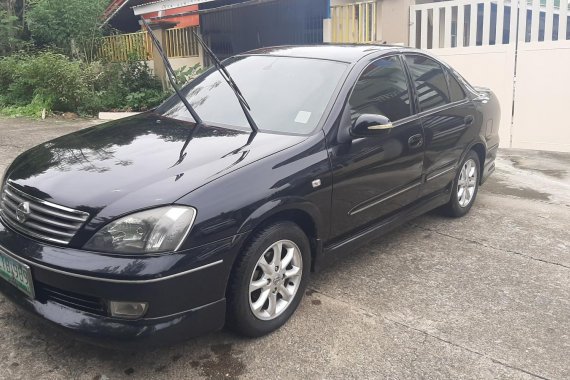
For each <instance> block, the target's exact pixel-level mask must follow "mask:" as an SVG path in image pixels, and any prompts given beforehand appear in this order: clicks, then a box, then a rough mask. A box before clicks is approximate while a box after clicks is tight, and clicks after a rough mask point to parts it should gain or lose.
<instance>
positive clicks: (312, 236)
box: [238, 198, 325, 271]
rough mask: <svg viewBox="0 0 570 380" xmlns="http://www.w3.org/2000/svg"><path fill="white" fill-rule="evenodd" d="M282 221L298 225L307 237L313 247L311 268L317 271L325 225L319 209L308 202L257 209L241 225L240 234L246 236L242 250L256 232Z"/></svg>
mask: <svg viewBox="0 0 570 380" xmlns="http://www.w3.org/2000/svg"><path fill="white" fill-rule="evenodd" d="M280 221H289V222H293V223H295V224H297V225H298V226H299V227H300V228H301V229H302V230H303V232H305V234H306V235H307V238H308V239H309V242H310V245H311V268H312V270H313V271H314V270H315V269H316V262H317V260H318V259H319V258H320V257H321V254H322V238H323V234H324V232H325V231H324V224H323V218H322V215H321V211H320V210H319V209H318V207H317V206H316V205H314V204H312V203H310V202H307V201H306V200H301V199H294V198H293V199H292V198H288V199H280V200H274V201H270V202H267V203H266V204H264V205H262V206H261V207H259V208H258V209H256V210H255V211H254V212H253V213H251V215H249V217H248V218H247V219H246V220H245V221H244V223H243V224H242V225H241V227H240V229H239V232H238V233H240V234H246V235H247V236H246V238H245V239H244V241H243V244H242V249H243V248H245V247H247V245H248V244H249V243H250V241H251V239H252V237H253V236H255V234H256V232H258V231H259V230H261V229H263V228H265V227H266V226H269V225H271V224H273V223H277V222H280Z"/></svg>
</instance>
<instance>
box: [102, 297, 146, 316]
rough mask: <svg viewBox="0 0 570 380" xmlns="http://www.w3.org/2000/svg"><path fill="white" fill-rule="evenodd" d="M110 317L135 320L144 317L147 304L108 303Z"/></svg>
mask: <svg viewBox="0 0 570 380" xmlns="http://www.w3.org/2000/svg"><path fill="white" fill-rule="evenodd" d="M109 306H110V307H109V309H110V310H111V315H112V316H113V317H118V318H128V319H136V318H140V317H142V316H143V315H145V313H146V311H147V310H148V302H122V301H111V302H109Z"/></svg>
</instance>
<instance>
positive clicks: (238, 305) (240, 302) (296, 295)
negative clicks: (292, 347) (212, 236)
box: [227, 222, 311, 337]
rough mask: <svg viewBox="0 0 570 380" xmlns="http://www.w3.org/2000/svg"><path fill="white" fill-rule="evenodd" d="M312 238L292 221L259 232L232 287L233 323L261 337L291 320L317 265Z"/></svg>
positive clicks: (233, 277)
mask: <svg viewBox="0 0 570 380" xmlns="http://www.w3.org/2000/svg"><path fill="white" fill-rule="evenodd" d="M310 249H311V248H310V244H309V239H308V238H307V236H306V235H305V233H304V232H303V231H302V230H301V228H299V226H297V225H296V224H294V223H292V222H279V223H275V224H272V225H270V226H268V227H266V228H264V229H263V230H261V231H259V232H258V233H256V234H255V235H254V237H253V238H252V240H251V242H250V243H249V244H248V246H247V248H246V249H245V251H244V252H243V254H242V255H241V256H240V257H238V258H237V260H236V264H235V265H234V269H233V270H232V275H231V278H230V283H229V287H228V294H227V300H228V325H229V327H230V328H231V329H232V330H234V331H235V332H237V333H239V334H241V335H245V336H249V337H259V336H262V335H265V334H268V333H270V332H272V331H274V330H276V329H278V328H279V327H281V326H282V325H284V324H285V322H287V320H288V319H289V318H290V317H291V315H292V314H293V313H294V312H295V310H296V309H297V306H299V303H300V302H301V299H302V298H303V294H304V293H305V289H306V287H307V283H308V278H309V275H310V267H311V253H310V252H311V251H310Z"/></svg>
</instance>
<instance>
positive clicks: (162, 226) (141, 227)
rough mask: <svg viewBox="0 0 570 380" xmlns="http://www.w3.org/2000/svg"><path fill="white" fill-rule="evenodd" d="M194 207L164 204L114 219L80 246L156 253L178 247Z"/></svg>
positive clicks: (192, 219)
mask: <svg viewBox="0 0 570 380" xmlns="http://www.w3.org/2000/svg"><path fill="white" fill-rule="evenodd" d="M195 217H196V209H194V208H192V207H186V206H167V207H160V208H156V209H152V210H147V211H141V212H137V213H135V214H131V215H128V216H125V217H123V218H120V219H117V220H115V221H113V222H111V223H109V224H107V225H106V226H105V227H103V228H102V229H101V230H99V231H98V232H97V233H96V234H95V235H94V236H93V237H92V238H91V239H90V240H89V241H88V242H87V244H86V245H85V246H84V247H83V248H84V249H87V250H90V251H97V252H108V253H126V254H133V253H135V254H136V253H159V252H172V251H176V250H178V248H180V245H182V242H183V241H184V238H185V237H186V236H187V235H188V232H190V228H192V224H193V223H194V219H195Z"/></svg>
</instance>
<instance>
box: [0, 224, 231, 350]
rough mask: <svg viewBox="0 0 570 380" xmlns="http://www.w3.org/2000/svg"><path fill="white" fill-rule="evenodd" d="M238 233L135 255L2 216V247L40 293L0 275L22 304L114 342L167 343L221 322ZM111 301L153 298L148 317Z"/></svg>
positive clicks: (1, 286)
mask: <svg viewBox="0 0 570 380" xmlns="http://www.w3.org/2000/svg"><path fill="white" fill-rule="evenodd" d="M240 244H241V238H240V236H236V237H232V238H228V239H224V240H221V241H218V242H215V243H211V244H208V245H204V246H201V247H197V248H193V249H189V250H186V251H181V252H176V253H172V254H166V255H155V256H144V257H129V256H123V257H121V256H117V255H106V254H99V253H94V252H86V251H82V250H76V249H72V248H62V247H55V246H51V245H47V244H44V243H40V242H37V241H34V240H32V239H30V238H28V237H26V236H23V235H20V234H19V233H17V232H15V231H13V230H11V229H10V228H8V227H6V226H4V225H3V224H2V223H1V221H0V249H1V250H2V251H3V252H4V253H5V254H8V255H10V256H12V257H13V258H14V259H16V260H19V261H20V262H23V263H25V264H27V265H29V266H30V268H31V271H32V277H33V283H34V289H35V292H36V297H35V299H30V298H28V297H27V296H26V295H24V294H23V293H22V292H20V291H19V290H17V289H16V288H15V287H14V286H12V285H11V284H9V283H7V282H6V281H4V280H2V279H0V292H2V293H3V294H4V295H5V296H6V297H7V298H8V299H10V300H11V301H13V302H14V303H15V304H17V305H18V306H20V307H21V308H22V309H24V310H26V311H28V312H30V313H32V314H34V315H36V316H40V317H42V319H44V320H45V321H48V322H50V324H52V325H56V326H58V327H60V328H63V329H64V330H65V331H67V332H71V333H76V335H77V337H78V338H79V339H82V340H88V341H90V342H93V343H96V344H103V345H112V346H115V347H116V346H117V345H121V346H127V347H129V346H135V347H139V346H142V343H143V342H145V343H146V345H145V346H147V345H155V344H158V345H160V344H166V343H171V342H175V341H181V340H185V339H188V338H190V337H193V336H197V335H201V334H203V333H206V332H209V331H214V330H217V329H220V328H222V327H223V325H224V321H225V291H226V284H227V280H228V277H229V273H230V269H231V266H232V264H233V261H234V258H235V256H236V255H237V251H238V249H239V246H240ZM109 301H131V302H137V301H138V302H148V304H149V308H148V311H147V313H146V314H145V315H144V317H143V318H140V319H138V320H125V319H120V318H114V317H111V316H110V314H109V311H108V306H107V303H108V302H109Z"/></svg>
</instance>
